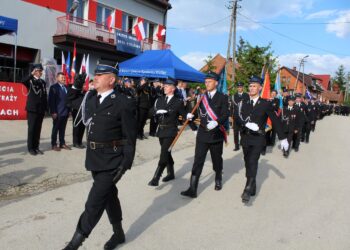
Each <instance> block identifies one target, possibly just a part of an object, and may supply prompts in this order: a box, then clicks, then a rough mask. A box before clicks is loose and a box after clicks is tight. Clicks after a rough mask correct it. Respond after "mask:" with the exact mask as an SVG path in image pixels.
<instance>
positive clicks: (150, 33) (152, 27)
mask: <svg viewBox="0 0 350 250" xmlns="http://www.w3.org/2000/svg"><path fill="white" fill-rule="evenodd" d="M154 30H155V24H153V23H149V26H148V36H147V37H148V39H149V40H150V41H153V36H154Z"/></svg>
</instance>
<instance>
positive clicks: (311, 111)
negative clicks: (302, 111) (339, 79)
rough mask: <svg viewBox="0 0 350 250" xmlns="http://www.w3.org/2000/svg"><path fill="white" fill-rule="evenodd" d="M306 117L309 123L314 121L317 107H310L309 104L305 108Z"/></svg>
mask: <svg viewBox="0 0 350 250" xmlns="http://www.w3.org/2000/svg"><path fill="white" fill-rule="evenodd" d="M306 115H307V118H308V120H309V122H314V121H316V120H317V107H316V105H312V104H311V103H309V104H308V105H307V106H306Z"/></svg>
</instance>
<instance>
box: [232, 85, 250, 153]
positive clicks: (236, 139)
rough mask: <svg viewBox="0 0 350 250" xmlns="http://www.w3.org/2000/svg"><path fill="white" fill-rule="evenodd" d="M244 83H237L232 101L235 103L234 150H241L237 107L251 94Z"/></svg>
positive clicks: (233, 111)
mask: <svg viewBox="0 0 350 250" xmlns="http://www.w3.org/2000/svg"><path fill="white" fill-rule="evenodd" d="M243 87H244V84H243V83H242V82H238V83H237V93H236V94H234V95H233V98H232V103H233V110H232V113H233V141H234V143H235V148H234V149H233V151H238V150H239V133H240V126H239V124H238V121H237V120H238V117H236V116H235V113H237V112H236V109H237V108H238V103H240V102H241V101H242V100H244V101H246V100H249V95H248V94H247V93H245V92H243V90H244V88H243Z"/></svg>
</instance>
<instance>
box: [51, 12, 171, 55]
mask: <svg viewBox="0 0 350 250" xmlns="http://www.w3.org/2000/svg"><path fill="white" fill-rule="evenodd" d="M116 30H118V31H121V30H120V29H116V28H111V29H108V27H106V25H105V24H99V23H96V22H93V21H90V20H85V19H81V18H77V17H73V16H62V17H58V18H57V30H56V33H55V36H59V35H71V36H75V37H79V38H85V39H88V40H92V41H97V42H101V43H105V44H110V45H116V34H115V33H116V32H115V31H116ZM122 32H123V31H122ZM141 48H142V50H143V51H145V50H164V49H170V45H169V44H166V43H164V42H160V41H157V40H153V39H149V38H146V39H144V40H143V41H141Z"/></svg>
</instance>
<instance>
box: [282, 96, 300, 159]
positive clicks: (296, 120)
mask: <svg viewBox="0 0 350 250" xmlns="http://www.w3.org/2000/svg"><path fill="white" fill-rule="evenodd" d="M290 98H293V97H290ZM281 121H282V126H283V131H284V133H286V135H287V139H288V143H289V148H288V150H286V151H285V152H284V156H286V157H288V155H289V151H290V147H291V145H292V144H294V141H295V140H296V134H297V132H298V130H299V129H300V127H301V124H300V112H298V111H297V109H296V108H295V107H294V106H287V107H284V108H283V112H282V114H281Z"/></svg>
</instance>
